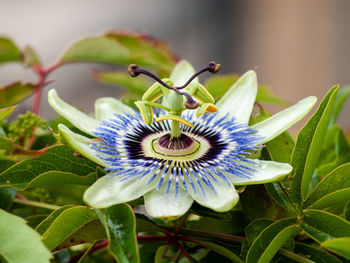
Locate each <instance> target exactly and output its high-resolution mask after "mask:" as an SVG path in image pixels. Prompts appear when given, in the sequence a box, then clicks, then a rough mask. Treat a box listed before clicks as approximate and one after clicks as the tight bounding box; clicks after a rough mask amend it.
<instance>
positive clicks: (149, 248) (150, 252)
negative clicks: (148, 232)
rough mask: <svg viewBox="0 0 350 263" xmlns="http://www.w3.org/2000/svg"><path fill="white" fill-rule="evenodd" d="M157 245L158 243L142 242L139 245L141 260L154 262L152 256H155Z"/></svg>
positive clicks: (146, 262)
mask: <svg viewBox="0 0 350 263" xmlns="http://www.w3.org/2000/svg"><path fill="white" fill-rule="evenodd" d="M159 246H160V244H158V243H150V244H148V243H146V244H142V246H141V247H140V257H141V262H144V263H148V262H154V258H155V257H156V253H157V249H158V248H159Z"/></svg>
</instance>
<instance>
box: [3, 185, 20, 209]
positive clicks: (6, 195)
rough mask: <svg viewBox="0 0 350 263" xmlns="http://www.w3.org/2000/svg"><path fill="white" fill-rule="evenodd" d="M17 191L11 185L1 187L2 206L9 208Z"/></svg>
mask: <svg viewBox="0 0 350 263" xmlns="http://www.w3.org/2000/svg"><path fill="white" fill-rule="evenodd" d="M16 193H17V191H16V190H15V189H13V188H11V187H3V188H0V208H1V209H4V210H9V209H10V208H11V206H12V202H13V198H15V195H16Z"/></svg>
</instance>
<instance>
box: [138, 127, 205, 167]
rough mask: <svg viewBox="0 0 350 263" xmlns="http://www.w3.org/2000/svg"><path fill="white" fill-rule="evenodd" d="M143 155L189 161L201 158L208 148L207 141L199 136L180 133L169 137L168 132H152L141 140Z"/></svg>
mask: <svg viewBox="0 0 350 263" xmlns="http://www.w3.org/2000/svg"><path fill="white" fill-rule="evenodd" d="M142 148H143V153H144V156H145V157H151V158H156V159H161V160H164V159H166V160H175V161H190V160H195V159H198V158H201V157H202V156H203V155H205V153H206V152H207V151H208V150H209V149H210V144H209V142H208V141H207V140H206V139H204V138H202V137H200V136H194V137H190V136H188V135H187V134H185V133H182V134H181V135H180V136H179V137H173V138H172V137H171V135H170V133H169V132H165V133H158V134H152V135H149V136H147V137H146V138H144V139H143V140H142Z"/></svg>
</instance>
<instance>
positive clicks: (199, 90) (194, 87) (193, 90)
mask: <svg viewBox="0 0 350 263" xmlns="http://www.w3.org/2000/svg"><path fill="white" fill-rule="evenodd" d="M186 90H187V91H188V93H189V94H190V95H191V96H193V97H194V98H195V99H197V100H199V101H201V102H209V103H215V100H214V97H213V96H212V95H211V94H210V93H209V91H208V90H207V89H206V88H205V87H204V86H203V85H202V84H200V83H196V82H191V83H190V84H189V85H188V86H187V88H186Z"/></svg>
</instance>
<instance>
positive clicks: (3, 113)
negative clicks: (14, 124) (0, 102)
mask: <svg viewBox="0 0 350 263" xmlns="http://www.w3.org/2000/svg"><path fill="white" fill-rule="evenodd" d="M15 108H16V106H11V107H8V108H4V109H0V121H2V120H3V119H5V118H7V117H8V116H10V114H11V113H12V112H13V111H14V109H15Z"/></svg>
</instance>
